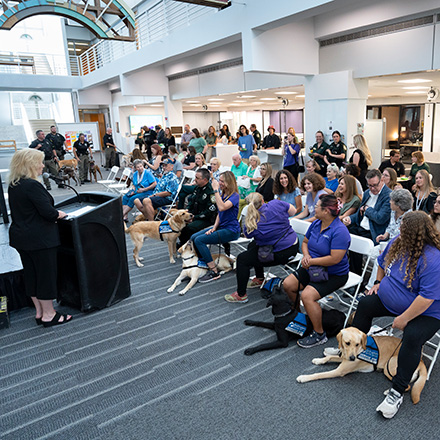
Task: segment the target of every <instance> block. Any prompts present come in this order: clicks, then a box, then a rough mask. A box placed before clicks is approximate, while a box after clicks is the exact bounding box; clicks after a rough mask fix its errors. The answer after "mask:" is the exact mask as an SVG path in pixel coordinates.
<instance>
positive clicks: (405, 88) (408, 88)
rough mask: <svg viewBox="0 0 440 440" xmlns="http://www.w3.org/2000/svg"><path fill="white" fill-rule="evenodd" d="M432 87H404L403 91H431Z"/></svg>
mask: <svg viewBox="0 0 440 440" xmlns="http://www.w3.org/2000/svg"><path fill="white" fill-rule="evenodd" d="M430 88H431V87H428V86H410V87H402V89H404V90H421V89H426V90H429V89H430Z"/></svg>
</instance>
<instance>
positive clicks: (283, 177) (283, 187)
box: [273, 170, 302, 214]
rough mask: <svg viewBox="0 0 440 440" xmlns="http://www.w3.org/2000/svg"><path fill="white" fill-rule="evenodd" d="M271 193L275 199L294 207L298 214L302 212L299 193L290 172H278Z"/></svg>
mask: <svg viewBox="0 0 440 440" xmlns="http://www.w3.org/2000/svg"><path fill="white" fill-rule="evenodd" d="M273 193H274V195H275V198H276V199H279V200H282V201H283V202H287V203H290V204H291V205H292V206H293V207H295V210H296V212H297V213H298V214H299V213H300V212H301V211H302V200H301V192H300V190H299V188H298V184H297V183H296V180H295V177H293V176H292V174H291V173H290V171H287V170H280V171H278V173H277V174H276V176H275V181H274V184H273Z"/></svg>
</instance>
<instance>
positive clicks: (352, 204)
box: [339, 196, 361, 215]
mask: <svg viewBox="0 0 440 440" xmlns="http://www.w3.org/2000/svg"><path fill="white" fill-rule="evenodd" d="M359 206H361V199H360V198H359V197H358V196H353V198H352V199H351V200H350V201H349V202H345V203H344V205H343V206H342V209H341V212H340V213H339V215H344V214H345V213H346V212H347V211H348V210H349V209H351V208H356V211H357V209H358V208H359Z"/></svg>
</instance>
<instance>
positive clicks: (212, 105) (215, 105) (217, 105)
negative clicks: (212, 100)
mask: <svg viewBox="0 0 440 440" xmlns="http://www.w3.org/2000/svg"><path fill="white" fill-rule="evenodd" d="M211 107H220V104H211Z"/></svg>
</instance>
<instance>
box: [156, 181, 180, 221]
mask: <svg viewBox="0 0 440 440" xmlns="http://www.w3.org/2000/svg"><path fill="white" fill-rule="evenodd" d="M183 180H184V179H182V180H181V181H180V182H179V186H178V188H177V192H176V195H175V196H174V198H173V201H172V202H171V203H170V204H169V205H164V206H161V207H159V208H158V209H157V214H156V217H154V220H159V218H160V215H161V214H165V219H164V220H166V219H167V218H168V217H170V209H171V208H174V206H176V204H177V199H178V197H179V193H180V190H181V189H182V186H183Z"/></svg>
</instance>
